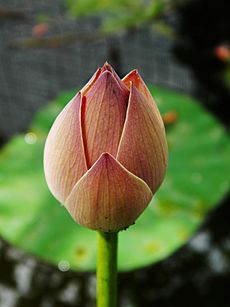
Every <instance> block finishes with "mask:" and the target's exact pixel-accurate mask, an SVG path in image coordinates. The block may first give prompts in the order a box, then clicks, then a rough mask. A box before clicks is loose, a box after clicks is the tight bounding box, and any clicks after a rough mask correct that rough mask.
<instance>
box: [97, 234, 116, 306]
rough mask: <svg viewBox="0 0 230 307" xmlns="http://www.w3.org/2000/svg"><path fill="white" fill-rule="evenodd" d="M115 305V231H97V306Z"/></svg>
mask: <svg viewBox="0 0 230 307" xmlns="http://www.w3.org/2000/svg"><path fill="white" fill-rule="evenodd" d="M116 306H117V232H114V233H108V232H101V231H98V232H97V307H116Z"/></svg>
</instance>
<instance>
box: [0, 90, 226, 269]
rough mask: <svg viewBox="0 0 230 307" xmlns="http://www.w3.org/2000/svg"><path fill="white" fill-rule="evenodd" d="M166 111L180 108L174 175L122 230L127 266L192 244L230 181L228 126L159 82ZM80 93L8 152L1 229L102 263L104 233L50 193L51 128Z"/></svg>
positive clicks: (47, 111) (61, 256) (80, 264)
mask: <svg viewBox="0 0 230 307" xmlns="http://www.w3.org/2000/svg"><path fill="white" fill-rule="evenodd" d="M151 91H152V93H153V95H154V97H155V99H156V101H157V103H158V106H159V108H160V110H161V112H162V114H165V113H166V112H176V114H177V119H176V121H175V122H173V123H171V124H169V125H168V126H167V138H168V144H169V167H168V172H167V176H166V180H165V182H164V184H163V185H162V187H161V188H160V190H159V192H158V193H157V194H156V196H155V197H154V198H153V201H152V202H151V204H150V205H149V207H148V208H147V210H146V211H145V212H144V214H143V215H142V216H141V217H140V218H139V219H138V220H137V222H136V224H135V225H134V226H132V227H130V228H129V229H128V230H126V231H122V232H121V233H120V235H119V237H120V241H119V268H120V270H130V269H133V268H138V267H142V266H145V265H148V264H151V263H154V262H156V261H159V260H161V259H163V258H165V257H167V256H168V255H170V254H171V253H172V252H174V251H175V250H176V249H177V248H179V247H180V246H181V245H182V244H184V243H185V242H186V241H187V240H188V239H189V238H190V237H191V235H192V234H193V233H194V231H196V230H197V228H198V227H199V226H200V225H201V223H202V222H203V220H204V218H205V216H206V214H207V212H208V211H209V210H210V209H212V208H214V207H215V206H216V205H217V204H218V202H219V201H220V200H221V199H222V197H223V196H224V194H225V193H226V192H227V190H228V188H229V179H230V178H229V176H230V175H229V174H230V159H229V156H230V142H229V138H228V136H227V135H226V133H225V131H224V129H223V128H222V126H221V125H220V124H219V123H218V122H217V120H216V119H214V118H213V117H212V116H211V115H210V114H208V113H207V112H206V111H205V110H204V109H203V108H202V107H201V106H200V105H199V104H198V103H197V102H196V101H195V100H194V99H192V98H189V97H188V96H185V95H182V94H179V93H176V92H174V91H169V90H165V89H161V88H157V87H151ZM73 95H74V92H69V93H64V94H62V95H60V96H59V97H58V98H57V100H56V101H55V102H53V103H52V104H50V105H49V106H48V107H46V108H44V109H43V110H41V111H40V112H38V113H37V115H36V117H35V119H34V120H33V122H32V125H31V129H30V134H26V135H25V136H24V135H18V136H16V137H14V138H13V139H12V140H11V142H10V143H9V144H8V145H6V146H5V147H4V149H3V150H2V152H1V154H0V233H1V235H2V236H3V237H4V238H5V239H7V240H9V241H10V242H11V243H13V244H15V245H16V246H18V247H21V248H22V249H24V250H26V251H28V252H30V253H32V254H34V255H37V256H38V257H40V258H42V259H43V260H46V261H49V262H51V263H54V264H58V263H59V262H60V261H62V260H66V261H68V262H69V263H70V265H71V268H73V269H77V270H82V271H84V270H94V269H95V264H96V233H95V232H94V231H91V230H88V229H85V228H83V227H81V226H79V225H77V224H76V223H75V222H74V221H73V220H72V218H71V217H70V216H69V214H68V212H67V210H66V209H65V208H64V207H63V206H61V205H60V204H59V203H58V202H57V201H56V200H55V199H54V198H53V197H52V195H51V194H50V192H49V190H48V188H47V185H46V183H45V180H44V175H43V167H42V159H43V158H42V156H43V146H44V141H45V138H46V135H47V132H48V130H49V129H50V127H51V125H52V123H53V121H54V119H55V117H56V115H57V114H58V113H59V112H60V111H61V109H62V108H63V106H64V105H65V104H66V103H67V102H68V100H70V98H71V97H72V96H73Z"/></svg>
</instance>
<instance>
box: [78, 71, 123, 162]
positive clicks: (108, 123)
mask: <svg viewBox="0 0 230 307" xmlns="http://www.w3.org/2000/svg"><path fill="white" fill-rule="evenodd" d="M128 94H129V93H128V91H123V90H122V89H121V88H120V86H119V85H118V83H117V81H116V79H115V78H114V77H113V75H112V74H111V73H110V72H109V71H105V72H103V73H102V74H101V75H100V76H99V78H98V79H97V81H96V82H95V83H94V84H93V86H92V87H91V88H90V89H89V91H88V92H87V93H86V95H85V97H86V102H85V105H84V106H83V110H82V131H83V137H84V146H85V153H86V159H87V165H88V167H90V166H92V165H93V163H94V162H95V161H96V160H97V159H98V158H99V156H100V155H101V154H102V153H103V152H109V153H111V154H112V155H116V152H117V148H118V144H119V140H120V137H121V133H122V130H123V125H124V121H125V116H126V110H127V104H128Z"/></svg>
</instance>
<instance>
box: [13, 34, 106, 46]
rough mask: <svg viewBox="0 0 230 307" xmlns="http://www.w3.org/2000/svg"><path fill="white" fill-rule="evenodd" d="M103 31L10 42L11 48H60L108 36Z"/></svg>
mask: <svg viewBox="0 0 230 307" xmlns="http://www.w3.org/2000/svg"><path fill="white" fill-rule="evenodd" d="M106 37H107V35H106V34H104V33H102V32H94V33H77V34H69V35H56V36H50V37H46V38H44V37H43V38H23V39H17V40H14V41H11V42H9V43H8V47H10V48H39V47H45V48H58V47H61V46H66V44H74V43H87V42H93V41H97V40H99V39H104V38H106Z"/></svg>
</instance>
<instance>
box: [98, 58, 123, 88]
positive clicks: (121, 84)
mask: <svg viewBox="0 0 230 307" xmlns="http://www.w3.org/2000/svg"><path fill="white" fill-rule="evenodd" d="M101 71H102V72H104V71H109V72H111V74H112V75H113V77H114V78H115V79H116V80H117V83H118V84H119V86H120V88H121V89H122V90H123V91H125V92H127V93H129V90H128V89H129V85H128V86H126V85H125V83H124V82H122V80H121V79H120V77H119V76H118V74H117V73H116V71H115V70H114V69H113V67H112V66H111V65H110V64H109V63H108V62H105V64H104V65H103V67H102V68H101Z"/></svg>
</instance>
